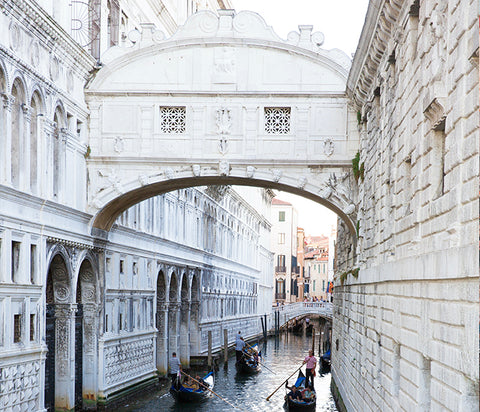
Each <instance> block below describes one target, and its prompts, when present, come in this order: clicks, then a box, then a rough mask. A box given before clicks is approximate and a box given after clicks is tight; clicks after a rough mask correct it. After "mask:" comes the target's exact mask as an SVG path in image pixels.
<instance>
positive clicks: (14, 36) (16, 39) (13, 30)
mask: <svg viewBox="0 0 480 412" xmlns="http://www.w3.org/2000/svg"><path fill="white" fill-rule="evenodd" d="M20 40H21V39H20V28H19V27H18V25H17V24H16V23H12V24H11V25H10V47H11V48H12V50H17V49H18V48H19V47H20Z"/></svg>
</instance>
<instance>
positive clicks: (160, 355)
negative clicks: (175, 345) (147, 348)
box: [156, 303, 168, 376]
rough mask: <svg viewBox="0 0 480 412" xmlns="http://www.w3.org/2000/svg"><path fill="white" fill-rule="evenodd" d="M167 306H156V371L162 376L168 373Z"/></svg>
mask: <svg viewBox="0 0 480 412" xmlns="http://www.w3.org/2000/svg"><path fill="white" fill-rule="evenodd" d="M167 316H168V304H167V303H162V304H157V312H156V326H157V330H158V332H157V334H158V337H157V361H156V362H157V371H158V373H159V374H160V375H162V376H164V375H166V374H167V371H168V357H167V355H168V317H167Z"/></svg>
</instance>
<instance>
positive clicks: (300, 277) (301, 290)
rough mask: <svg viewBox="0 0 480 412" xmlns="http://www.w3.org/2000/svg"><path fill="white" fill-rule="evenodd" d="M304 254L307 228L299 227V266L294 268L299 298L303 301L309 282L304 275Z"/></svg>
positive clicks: (306, 294)
mask: <svg viewBox="0 0 480 412" xmlns="http://www.w3.org/2000/svg"><path fill="white" fill-rule="evenodd" d="M304 255H305V230H304V229H303V228H301V227H299V228H297V267H296V268H292V272H295V274H296V277H297V287H298V295H297V300H298V301H303V299H304V298H305V297H306V296H308V291H309V287H310V285H309V282H308V281H307V280H306V279H305V277H304V273H305V271H304Z"/></svg>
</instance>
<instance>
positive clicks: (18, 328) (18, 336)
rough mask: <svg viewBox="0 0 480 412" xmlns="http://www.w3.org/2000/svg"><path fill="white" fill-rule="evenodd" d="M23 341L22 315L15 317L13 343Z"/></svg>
mask: <svg viewBox="0 0 480 412" xmlns="http://www.w3.org/2000/svg"><path fill="white" fill-rule="evenodd" d="M21 341H22V315H13V343H19V342H21Z"/></svg>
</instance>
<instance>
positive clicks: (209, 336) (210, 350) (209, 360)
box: [207, 330, 212, 368]
mask: <svg viewBox="0 0 480 412" xmlns="http://www.w3.org/2000/svg"><path fill="white" fill-rule="evenodd" d="M207 359H208V360H207V363H208V367H209V368H211V367H212V331H211V330H209V331H208V358H207Z"/></svg>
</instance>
